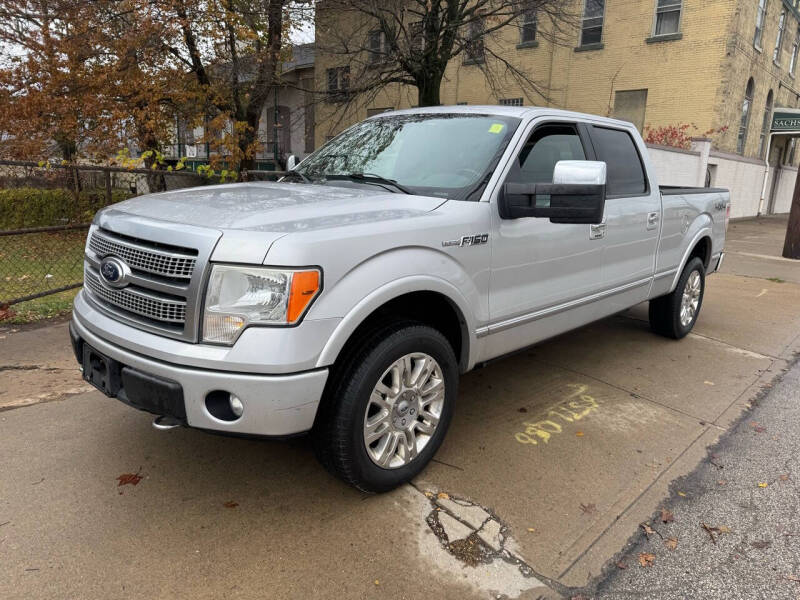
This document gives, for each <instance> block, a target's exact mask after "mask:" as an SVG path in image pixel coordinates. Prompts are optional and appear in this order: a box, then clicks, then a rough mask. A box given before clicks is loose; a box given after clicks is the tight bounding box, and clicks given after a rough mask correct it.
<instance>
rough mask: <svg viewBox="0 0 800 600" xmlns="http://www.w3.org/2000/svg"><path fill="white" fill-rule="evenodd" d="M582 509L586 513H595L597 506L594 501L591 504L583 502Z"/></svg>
mask: <svg viewBox="0 0 800 600" xmlns="http://www.w3.org/2000/svg"><path fill="white" fill-rule="evenodd" d="M581 510H582V511H583V514H585V515H593V514H594V513H596V512H597V506H595V504H594V502H592V503H590V504H583V503H581Z"/></svg>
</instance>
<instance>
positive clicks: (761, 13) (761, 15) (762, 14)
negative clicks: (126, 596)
mask: <svg viewBox="0 0 800 600" xmlns="http://www.w3.org/2000/svg"><path fill="white" fill-rule="evenodd" d="M766 17H767V0H758V8H757V9H756V32H755V35H753V45H754V46H755V47H756V48H761V39H762V38H763V37H764V20H765V19H766Z"/></svg>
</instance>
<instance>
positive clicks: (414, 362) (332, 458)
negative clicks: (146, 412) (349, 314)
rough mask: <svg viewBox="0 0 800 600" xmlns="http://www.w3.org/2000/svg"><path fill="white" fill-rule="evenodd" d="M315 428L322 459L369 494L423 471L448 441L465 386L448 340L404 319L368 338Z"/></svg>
mask: <svg viewBox="0 0 800 600" xmlns="http://www.w3.org/2000/svg"><path fill="white" fill-rule="evenodd" d="M340 371H341V372H339V373H334V374H332V376H333V377H335V380H334V382H333V385H332V386H331V393H330V395H329V397H328V398H327V399H326V403H327V404H326V406H325V408H324V413H322V414H321V415H320V417H319V418H318V422H317V424H316V425H315V427H314V431H313V432H312V433H313V436H314V445H315V450H316V453H317V456H318V457H319V458H320V462H322V464H323V465H324V466H325V467H326V468H327V469H328V470H329V471H331V472H332V473H333V474H334V475H336V476H337V477H340V478H341V479H343V480H344V481H346V482H347V483H349V484H351V485H353V486H355V487H357V488H358V489H360V490H362V491H365V492H383V491H388V490H390V489H392V488H394V487H396V486H398V485H400V484H402V483H405V482H407V481H409V480H410V479H412V478H413V477H414V476H416V475H417V474H418V473H419V472H420V471H422V469H423V468H424V467H425V465H426V464H427V463H428V461H430V459H431V458H432V457H433V455H434V454H435V453H436V450H437V449H438V448H439V446H440V445H441V443H442V440H443V439H444V436H445V433H446V432H447V428H448V426H449V424H450V419H451V416H452V414H453V406H454V403H455V397H456V394H457V390H458V367H457V364H456V358H455V354H454V353H453V349H452V348H451V346H450V344H449V343H448V341H447V339H446V338H445V337H444V336H443V335H442V334H441V333H439V332H438V331H437V330H435V329H433V328H431V327H428V326H425V325H419V324H410V323H404V324H398V325H396V326H394V327H389V328H387V329H384V330H382V331H379V332H376V333H375V334H373V335H372V336H370V337H369V338H368V339H366V340H364V342H363V343H362V345H361V350H360V351H357V352H356V353H354V354H353V355H351V357H350V358H349V359H348V360H347V361H346V363H345V364H344V365H342V367H341V369H340Z"/></svg>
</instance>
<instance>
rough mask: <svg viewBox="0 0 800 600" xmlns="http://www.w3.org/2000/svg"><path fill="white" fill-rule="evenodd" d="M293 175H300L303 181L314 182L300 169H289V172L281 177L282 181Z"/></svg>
mask: <svg viewBox="0 0 800 600" xmlns="http://www.w3.org/2000/svg"><path fill="white" fill-rule="evenodd" d="M292 175H296V176H297V177H299V178H300V179H301V180H302V181H303V183H313V182H312V181H311V180H310V179H309V178H308V177H306V176H305V175H303V174H302V173H301V172H300V171H289V172H288V173H286V175H284V176H283V177H281V181H283V180H284V179H286V178H287V177H291V176H292Z"/></svg>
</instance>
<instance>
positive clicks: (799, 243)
mask: <svg viewBox="0 0 800 600" xmlns="http://www.w3.org/2000/svg"><path fill="white" fill-rule="evenodd" d="M783 256H784V258H794V259H800V171H798V172H797V179H795V182H794V192H793V193H792V208H791V209H790V212H789V225H788V226H787V228H786V241H785V242H784V244H783Z"/></svg>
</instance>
